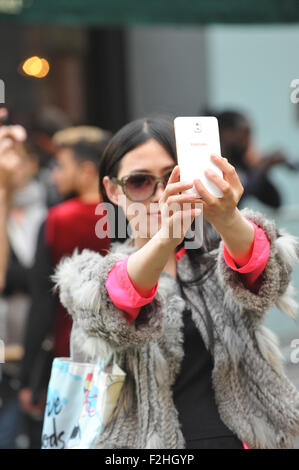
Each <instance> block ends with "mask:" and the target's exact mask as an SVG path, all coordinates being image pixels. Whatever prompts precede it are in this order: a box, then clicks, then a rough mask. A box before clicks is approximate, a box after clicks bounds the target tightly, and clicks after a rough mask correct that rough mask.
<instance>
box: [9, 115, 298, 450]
mask: <svg viewBox="0 0 299 470" xmlns="http://www.w3.org/2000/svg"><path fill="white" fill-rule="evenodd" d="M201 114H202V115H208V114H213V115H216V116H217V118H218V122H219V130H220V139H221V149H222V155H223V156H224V157H226V158H228V159H229V161H230V163H231V164H233V165H234V166H235V168H236V170H237V172H238V174H239V177H240V180H241V182H242V184H243V187H244V193H243V196H242V199H241V201H240V203H239V207H241V206H244V205H246V198H247V197H249V196H253V197H256V198H257V199H258V200H259V201H260V202H262V203H263V204H265V205H267V206H269V207H271V208H272V209H279V208H280V207H281V205H282V196H281V193H280V191H279V189H278V188H277V187H275V185H274V183H273V182H272V181H271V178H270V173H269V170H270V168H272V167H273V166H276V165H284V166H286V167H288V168H290V169H296V168H295V167H293V165H292V164H291V163H290V162H289V161H288V159H287V157H286V156H285V155H284V154H283V152H281V151H276V152H273V153H272V154H269V155H262V154H261V152H259V151H258V149H257V148H256V146H255V143H254V141H253V137H252V126H251V123H250V122H249V120H248V118H247V117H246V116H244V115H243V114H241V113H239V112H236V111H234V110H224V111H222V112H217V113H212V112H211V111H209V112H205V113H201ZM0 122H1V126H0V238H1V240H0V289H1V291H0V292H1V294H0V339H1V340H2V341H3V342H4V344H5V363H3V364H0V368H1V369H0V448H6V449H9V448H10V449H14V448H40V439H41V431H42V423H43V414H44V409H45V403H46V392H47V384H48V381H49V376H50V371H51V363H52V360H53V357H57V356H59V357H68V356H69V355H70V350H69V336H70V331H71V326H72V324H71V322H72V320H71V317H70V316H69V315H68V314H67V312H66V311H65V309H64V308H63V306H62V305H61V304H60V302H59V301H58V299H57V297H56V296H55V294H54V293H53V285H52V281H51V274H52V273H53V270H54V268H55V266H56V265H57V263H59V261H60V260H61V258H62V257H64V256H67V255H70V254H72V253H73V251H74V249H76V248H77V249H78V250H79V251H81V250H82V249H84V248H89V249H91V250H94V251H98V252H99V253H101V254H103V255H105V254H106V253H107V250H108V249H109V246H110V243H111V240H109V238H104V239H99V238H97V237H96V233H95V226H96V223H97V221H98V220H99V217H100V216H99V215H96V211H95V209H96V207H97V205H98V204H99V203H100V202H101V195H100V194H99V174H98V164H99V161H100V158H101V155H102V153H103V151H104V148H105V146H106V144H107V142H108V141H109V138H110V136H111V135H110V132H109V131H107V130H103V129H101V128H98V127H93V126H74V125H72V123H71V122H70V120H69V118H68V117H67V116H65V114H64V113H63V112H62V111H61V110H59V109H57V108H54V107H48V108H46V109H43V110H39V111H38V112H37V113H36V114H35V116H34V117H33V118H32V120H31V122H30V123H26V126H25V127H26V129H25V127H24V126H20V125H18V123H17V122H11V120H10V117H9V114H8V113H7V111H6V110H5V109H3V108H2V109H0Z"/></svg>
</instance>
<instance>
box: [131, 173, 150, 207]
mask: <svg viewBox="0 0 299 470" xmlns="http://www.w3.org/2000/svg"><path fill="white" fill-rule="evenodd" d="M154 187H155V180H154V178H153V177H152V176H151V175H132V176H130V177H129V178H128V179H127V181H126V183H125V190H126V193H127V196H128V197H129V198H130V199H132V200H133V201H142V200H144V199H147V198H149V197H150V196H151V195H152V194H153V191H154Z"/></svg>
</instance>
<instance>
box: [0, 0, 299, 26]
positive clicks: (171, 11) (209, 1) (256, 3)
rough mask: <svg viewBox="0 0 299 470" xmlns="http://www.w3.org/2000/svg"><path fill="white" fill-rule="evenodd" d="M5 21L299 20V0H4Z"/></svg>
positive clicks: (0, 17)
mask: <svg viewBox="0 0 299 470" xmlns="http://www.w3.org/2000/svg"><path fill="white" fill-rule="evenodd" d="M0 21H2V22H3V21H5V22H8V21H13V22H16V21H17V22H22V23H48V24H49V23H55V24H73V25H79V24H80V25H90V26H92V25H93V26H95V25H101V26H104V25H109V26H120V25H130V24H131V25H133V24H194V25H196V24H211V23H223V24H225V23H226V24H238V23H239V24H250V23H255V24H261V23H296V22H299V2H298V0H248V1H247V0H246V1H240V0H0Z"/></svg>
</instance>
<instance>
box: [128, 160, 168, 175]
mask: <svg viewBox="0 0 299 470" xmlns="http://www.w3.org/2000/svg"><path fill="white" fill-rule="evenodd" d="M174 167H175V163H174V164H173V165H168V166H165V167H164V168H162V171H167V170H170V169H172V168H174ZM134 173H149V174H151V173H152V172H151V171H149V170H146V169H145V168H138V170H132V171H131V172H130V174H134Z"/></svg>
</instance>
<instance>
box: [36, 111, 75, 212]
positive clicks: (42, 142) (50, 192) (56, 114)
mask: <svg viewBox="0 0 299 470" xmlns="http://www.w3.org/2000/svg"><path fill="white" fill-rule="evenodd" d="M71 125H72V122H71V119H70V118H69V117H68V116H67V114H66V113H65V112H64V111H63V110H62V109H60V108H58V107H57V106H54V105H47V106H44V107H41V108H39V109H37V110H35V111H34V112H33V115H32V116H31V119H30V123H29V129H28V133H29V135H30V138H31V140H32V143H33V145H34V147H35V149H36V152H37V154H38V156H39V160H40V170H39V175H38V176H39V179H40V181H42V183H43V184H44V185H45V188H46V191H47V205H48V207H52V206H54V205H56V204H58V203H60V202H62V200H63V199H64V198H63V197H62V195H61V194H60V193H59V191H58V190H57V188H56V186H55V185H54V184H53V182H52V177H51V174H52V169H53V166H54V165H55V152H56V148H55V144H54V142H53V136H54V134H55V133H56V132H58V131H60V130H62V129H65V128H67V127H70V126H71Z"/></svg>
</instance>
